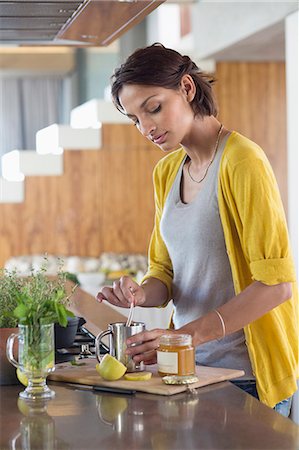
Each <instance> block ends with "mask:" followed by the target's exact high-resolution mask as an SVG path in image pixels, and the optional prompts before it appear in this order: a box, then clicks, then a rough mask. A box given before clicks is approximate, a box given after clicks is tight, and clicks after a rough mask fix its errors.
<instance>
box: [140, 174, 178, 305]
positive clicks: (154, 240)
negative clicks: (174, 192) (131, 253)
mask: <svg viewBox="0 0 299 450" xmlns="http://www.w3.org/2000/svg"><path fill="white" fill-rule="evenodd" d="M159 172H160V171H159V165H158V166H156V168H155V170H154V174H153V180H154V191H155V223H154V229H153V232H152V235H151V240H150V245H149V251H148V270H147V273H146V274H145V276H144V277H143V279H142V282H143V281H145V280H146V279H148V278H157V279H158V280H160V281H162V283H164V284H165V285H166V287H167V290H168V299H165V300H166V303H167V302H168V301H169V300H170V299H171V285H172V278H173V269H172V264H171V261H170V257H169V254H168V250H167V248H166V245H165V243H164V241H163V238H162V236H161V233H160V221H161V216H162V211H163V195H164V194H165V192H164V189H163V183H162V181H161V176H160V173H159ZM166 303H165V305H166ZM165 305H164V306H165Z"/></svg>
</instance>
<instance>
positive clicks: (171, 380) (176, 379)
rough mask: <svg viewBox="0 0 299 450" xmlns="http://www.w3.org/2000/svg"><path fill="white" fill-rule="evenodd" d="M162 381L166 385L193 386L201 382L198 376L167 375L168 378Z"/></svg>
mask: <svg viewBox="0 0 299 450" xmlns="http://www.w3.org/2000/svg"><path fill="white" fill-rule="evenodd" d="M162 380H163V382H164V383H165V384H192V383H196V382H197V381H199V379H198V377H197V376H196V375H185V376H178V375H167V376H166V377H163V378H162Z"/></svg>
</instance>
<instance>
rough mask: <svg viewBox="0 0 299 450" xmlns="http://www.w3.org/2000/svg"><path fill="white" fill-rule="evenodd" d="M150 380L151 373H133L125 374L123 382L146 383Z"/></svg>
mask: <svg viewBox="0 0 299 450" xmlns="http://www.w3.org/2000/svg"><path fill="white" fill-rule="evenodd" d="M151 378H152V373H151V372H134V373H126V374H125V380H128V381H146V380H150V379H151Z"/></svg>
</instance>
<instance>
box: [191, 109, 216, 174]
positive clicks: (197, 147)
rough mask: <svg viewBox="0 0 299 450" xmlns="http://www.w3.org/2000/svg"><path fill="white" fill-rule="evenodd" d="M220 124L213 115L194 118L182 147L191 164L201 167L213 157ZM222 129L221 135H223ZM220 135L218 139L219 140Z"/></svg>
mask: <svg viewBox="0 0 299 450" xmlns="http://www.w3.org/2000/svg"><path fill="white" fill-rule="evenodd" d="M220 127H221V124H220V122H219V121H218V120H217V119H216V118H215V117H214V116H207V117H204V118H196V119H195V120H194V125H193V127H192V129H191V130H190V133H189V134H188V135H187V136H186V137H185V138H184V141H183V142H182V147H183V148H184V150H185V151H186V153H187V155H188V156H189V158H190V159H191V161H192V166H193V167H194V169H195V170H196V168H202V167H203V166H205V165H206V164H208V163H209V162H210V161H211V159H212V158H213V155H214V152H215V146H216V143H217V141H218V145H219V139H218V138H219V131H220ZM223 131H224V130H222V132H221V135H223V134H224V133H223ZM221 137H222V136H220V140H221Z"/></svg>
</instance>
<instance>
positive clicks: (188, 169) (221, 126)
mask: <svg viewBox="0 0 299 450" xmlns="http://www.w3.org/2000/svg"><path fill="white" fill-rule="evenodd" d="M222 130H223V125H222V124H221V125H220V128H219V131H218V134H217V139H216V143H215V147H214V151H213V156H212V159H211V160H210V162H209V164H208V166H207V168H206V171H205V173H204V174H203V177H202V178H201V179H200V180H195V178H193V176H192V175H191V173H190V166H191V164H192V161H191V159H190V162H189V164H188V166H187V171H188V175H189V177H190V178H191V180H192V181H194V183H197V184H199V183H201V182H202V181H203V180H204V179H205V178H206V176H207V173H208V170H209V168H210V166H211V164H212V162H213V161H214V159H215V156H216V153H217V150H218V145H219V141H220V136H221V132H222Z"/></svg>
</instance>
